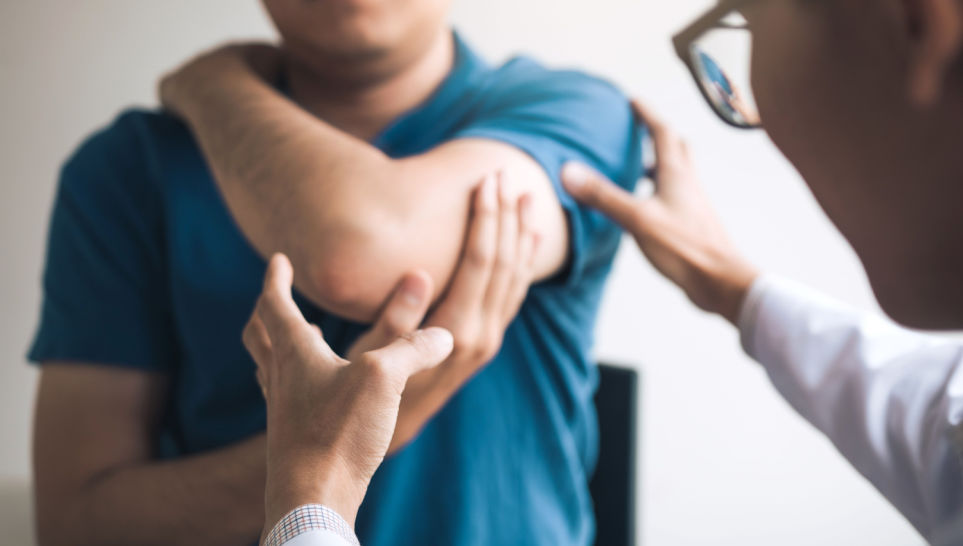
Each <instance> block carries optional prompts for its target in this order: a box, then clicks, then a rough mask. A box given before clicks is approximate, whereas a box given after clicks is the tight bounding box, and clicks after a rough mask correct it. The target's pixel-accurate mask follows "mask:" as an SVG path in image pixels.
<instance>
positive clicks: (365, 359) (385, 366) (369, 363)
mask: <svg viewBox="0 0 963 546" xmlns="http://www.w3.org/2000/svg"><path fill="white" fill-rule="evenodd" d="M358 364H360V365H361V368H362V370H363V371H364V372H365V375H366V376H368V377H369V378H373V379H385V378H387V377H388V372H389V371H390V369H391V359H390V358H388V357H387V356H385V355H384V353H380V352H368V353H364V354H363V355H361V361H360V362H359V363H358Z"/></svg>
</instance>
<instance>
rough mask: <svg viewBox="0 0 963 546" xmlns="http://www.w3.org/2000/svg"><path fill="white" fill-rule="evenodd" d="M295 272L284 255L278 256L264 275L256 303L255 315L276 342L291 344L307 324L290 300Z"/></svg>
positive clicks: (275, 256) (292, 299)
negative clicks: (261, 289) (261, 290)
mask: <svg viewBox="0 0 963 546" xmlns="http://www.w3.org/2000/svg"><path fill="white" fill-rule="evenodd" d="M293 280H294V270H293V269H292V268H291V262H290V261H289V260H288V258H287V256H285V255H284V254H275V255H274V256H273V257H272V258H271V261H270V263H268V269H267V273H265V275H264V291H263V292H262V293H261V297H260V298H259V299H258V302H257V309H256V312H257V314H258V317H260V319H261V320H262V321H263V323H264V327H265V328H266V329H267V333H268V336H269V337H270V338H271V339H272V340H273V341H274V342H275V343H280V342H282V341H286V340H290V339H291V338H292V337H293V336H295V335H297V334H299V333H301V332H300V331H301V330H303V329H304V327H305V326H306V325H307V322H305V320H304V316H302V315H301V310H300V309H298V306H297V305H296V304H295V303H294V298H292V297H291V284H292V282H293Z"/></svg>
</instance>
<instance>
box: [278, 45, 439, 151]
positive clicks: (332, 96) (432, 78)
mask: <svg viewBox="0 0 963 546" xmlns="http://www.w3.org/2000/svg"><path fill="white" fill-rule="evenodd" d="M454 57H455V45H454V38H453V36H452V33H451V30H450V29H448V28H443V29H440V30H439V32H438V33H437V35H436V36H434V37H431V38H430V39H429V40H427V41H426V42H425V43H424V44H414V45H413V47H411V48H408V50H405V51H401V50H399V51H398V52H392V53H391V54H389V55H385V56H377V57H372V58H371V59H370V60H367V61H357V62H351V63H345V62H340V63H337V66H336V67H335V66H331V67H330V68H329V69H326V68H322V66H323V65H319V64H318V63H312V64H311V65H308V64H306V63H301V62H298V60H297V59H293V58H289V59H288V64H287V71H288V73H287V77H288V83H289V85H290V91H291V95H292V97H293V98H294V100H295V101H296V102H298V104H300V105H301V106H302V107H304V108H305V109H307V110H308V111H309V112H311V113H313V114H314V115H316V116H317V117H319V118H321V119H323V120H325V121H326V122H328V123H330V124H331V125H333V126H335V127H338V128H339V129H341V130H343V131H345V132H348V133H350V134H352V135H354V136H356V137H358V138H361V139H364V140H371V139H372V138H374V137H375V136H376V135H377V134H378V133H379V132H380V131H381V130H382V129H384V127H385V126H387V125H388V124H389V123H391V122H392V121H393V120H394V119H396V118H397V117H398V116H400V115H401V114H403V113H405V112H407V111H408V110H410V109H412V108H414V107H416V106H418V105H419V104H421V103H422V102H423V101H425V100H426V99H428V98H429V96H430V95H431V94H432V92H433V91H434V90H435V89H436V88H437V87H438V86H439V85H440V84H441V83H442V82H443V81H444V79H445V77H446V76H447V75H448V73H449V72H450V71H451V67H452V65H453V64H454ZM345 68H347V70H345Z"/></svg>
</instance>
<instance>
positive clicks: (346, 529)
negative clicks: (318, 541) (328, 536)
mask: <svg viewBox="0 0 963 546" xmlns="http://www.w3.org/2000/svg"><path fill="white" fill-rule="evenodd" d="M318 530H320V531H331V532H332V533H336V534H337V535H339V536H340V537H341V538H343V539H344V540H345V541H347V543H348V544H351V545H353V546H360V544H359V543H358V537H357V536H356V535H355V534H354V531H353V530H352V529H351V526H350V525H348V522H347V521H345V520H344V518H342V517H341V516H340V515H338V513H337V512H335V511H334V510H332V509H330V508H328V507H326V506H322V505H320V504H305V505H304V506H299V507H297V508H295V509H294V510H291V511H290V512H288V514H287V515H286V516H284V517H283V518H281V521H279V522H278V523H277V525H275V526H274V529H271V532H270V533H268V537H267V540H266V541H264V544H265V546H281V545H282V544H284V543H285V542H287V541H289V540H292V539H294V537H297V536H298V535H303V534H304V533H307V532H309V531H318Z"/></svg>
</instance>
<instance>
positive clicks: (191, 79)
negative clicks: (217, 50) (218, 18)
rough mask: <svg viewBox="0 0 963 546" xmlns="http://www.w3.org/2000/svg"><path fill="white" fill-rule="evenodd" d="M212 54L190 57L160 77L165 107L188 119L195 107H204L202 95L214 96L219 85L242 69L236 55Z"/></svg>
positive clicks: (162, 99) (216, 94) (243, 65)
mask: <svg viewBox="0 0 963 546" xmlns="http://www.w3.org/2000/svg"><path fill="white" fill-rule="evenodd" d="M213 55H216V57H215V56H213ZM213 55H212V56H208V57H204V58H200V59H196V60H194V61H191V62H190V63H189V64H188V65H187V66H184V67H181V68H180V69H178V70H177V71H176V72H173V73H171V74H168V75H167V76H166V77H164V79H163V80H161V84H160V98H161V103H162V104H163V105H164V107H165V108H167V109H168V110H170V111H171V112H173V113H175V114H177V115H178V116H180V117H182V118H184V119H185V120H186V121H189V120H190V119H191V118H192V115H193V112H194V111H195V110H196V108H203V107H204V101H205V97H211V96H218V94H219V91H218V89H219V86H222V85H225V83H224V82H226V81H230V80H231V78H232V77H233V75H234V74H237V73H238V71H242V70H245V66H246V65H245V63H244V61H243V60H242V59H240V58H236V57H232V56H229V55H218V54H213Z"/></svg>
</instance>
